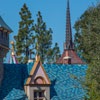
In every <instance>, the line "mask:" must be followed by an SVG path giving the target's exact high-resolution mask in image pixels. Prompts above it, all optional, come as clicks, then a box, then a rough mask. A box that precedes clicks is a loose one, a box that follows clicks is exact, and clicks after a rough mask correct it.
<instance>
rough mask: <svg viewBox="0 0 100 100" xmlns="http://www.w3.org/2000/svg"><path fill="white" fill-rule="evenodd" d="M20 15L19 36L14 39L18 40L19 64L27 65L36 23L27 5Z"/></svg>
mask: <svg viewBox="0 0 100 100" xmlns="http://www.w3.org/2000/svg"><path fill="white" fill-rule="evenodd" d="M19 15H20V18H21V21H20V22H19V30H18V35H17V36H15V37H14V38H15V40H16V54H17V59H18V62H20V63H27V61H28V58H29V49H30V47H31V45H32V42H33V40H32V35H33V33H32V27H33V22H34V21H33V20H32V18H31V12H30V11H29V10H28V7H27V6H26V4H24V5H23V7H22V8H21V11H20V12H19ZM33 53H34V52H33Z"/></svg>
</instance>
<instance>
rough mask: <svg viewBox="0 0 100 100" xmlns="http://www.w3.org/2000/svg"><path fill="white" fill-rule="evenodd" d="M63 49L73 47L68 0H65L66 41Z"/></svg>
mask: <svg viewBox="0 0 100 100" xmlns="http://www.w3.org/2000/svg"><path fill="white" fill-rule="evenodd" d="M64 49H74V45H73V42H72V30H71V19H70V8H69V0H67V15H66V41H65V47H64Z"/></svg>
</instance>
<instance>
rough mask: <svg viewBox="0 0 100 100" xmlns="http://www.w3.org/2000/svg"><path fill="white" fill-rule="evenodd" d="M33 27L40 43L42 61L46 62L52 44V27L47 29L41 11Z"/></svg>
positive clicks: (39, 50)
mask: <svg viewBox="0 0 100 100" xmlns="http://www.w3.org/2000/svg"><path fill="white" fill-rule="evenodd" d="M33 29H34V30H35V34H36V35H35V37H36V39H37V41H38V44H39V48H38V53H39V55H40V57H41V61H42V63H46V62H47V54H48V50H49V49H50V48H51V45H52V30H51V28H49V29H47V26H46V23H45V22H44V21H43V19H42V15H41V12H40V11H39V12H38V14H37V23H36V24H35V26H34V27H33Z"/></svg>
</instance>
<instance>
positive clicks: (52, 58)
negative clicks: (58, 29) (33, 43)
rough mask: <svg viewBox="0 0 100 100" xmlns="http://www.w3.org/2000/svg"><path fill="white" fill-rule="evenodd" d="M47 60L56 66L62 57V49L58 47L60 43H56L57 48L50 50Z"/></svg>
mask: <svg viewBox="0 0 100 100" xmlns="http://www.w3.org/2000/svg"><path fill="white" fill-rule="evenodd" d="M47 55H48V56H47V60H48V62H47V63H48V64H56V61H57V59H59V58H60V57H61V54H60V49H59V47H58V43H55V46H54V47H53V48H50V49H49V50H48V54H47Z"/></svg>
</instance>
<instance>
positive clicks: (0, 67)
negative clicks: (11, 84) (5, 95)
mask: <svg viewBox="0 0 100 100" xmlns="http://www.w3.org/2000/svg"><path fill="white" fill-rule="evenodd" d="M2 79H3V58H2V57H0V85H1V81H2Z"/></svg>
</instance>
